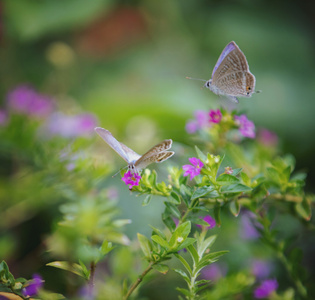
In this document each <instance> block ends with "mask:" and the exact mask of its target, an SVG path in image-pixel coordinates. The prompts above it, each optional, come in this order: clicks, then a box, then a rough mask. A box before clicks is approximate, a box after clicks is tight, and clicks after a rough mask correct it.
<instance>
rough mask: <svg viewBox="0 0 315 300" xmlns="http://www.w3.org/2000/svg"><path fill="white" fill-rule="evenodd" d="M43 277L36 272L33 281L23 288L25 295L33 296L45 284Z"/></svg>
mask: <svg viewBox="0 0 315 300" xmlns="http://www.w3.org/2000/svg"><path fill="white" fill-rule="evenodd" d="M43 283H44V281H43V279H42V277H41V276H40V275H38V274H34V275H33V279H32V281H30V282H29V283H28V284H27V285H26V286H25V287H24V288H23V289H22V294H23V296H24V297H31V296H34V295H36V294H37V293H38V290H39V289H40V288H41V287H42V286H43Z"/></svg>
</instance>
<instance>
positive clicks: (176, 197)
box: [171, 191, 182, 205]
mask: <svg viewBox="0 0 315 300" xmlns="http://www.w3.org/2000/svg"><path fill="white" fill-rule="evenodd" d="M171 198H172V199H174V200H175V201H171V202H172V203H174V204H177V205H179V204H181V202H182V201H181V198H180V196H179V195H178V194H176V193H175V192H174V191H172V192H171Z"/></svg>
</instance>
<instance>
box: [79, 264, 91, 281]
mask: <svg viewBox="0 0 315 300" xmlns="http://www.w3.org/2000/svg"><path fill="white" fill-rule="evenodd" d="M79 264H80V266H81V268H82V271H83V274H84V276H85V279H86V280H89V278H90V271H89V270H88V269H87V268H86V266H85V264H84V263H83V262H82V261H81V259H79Z"/></svg>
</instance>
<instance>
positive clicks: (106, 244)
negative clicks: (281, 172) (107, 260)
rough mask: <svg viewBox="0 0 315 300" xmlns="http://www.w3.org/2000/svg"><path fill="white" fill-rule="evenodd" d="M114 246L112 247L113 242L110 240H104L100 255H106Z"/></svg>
mask: <svg viewBox="0 0 315 300" xmlns="http://www.w3.org/2000/svg"><path fill="white" fill-rule="evenodd" d="M114 248H115V247H113V244H112V243H111V242H108V241H106V240H105V241H104V242H103V244H102V246H101V249H100V250H101V254H102V255H106V254H107V253H109V252H110V251H112V250H113V249H114Z"/></svg>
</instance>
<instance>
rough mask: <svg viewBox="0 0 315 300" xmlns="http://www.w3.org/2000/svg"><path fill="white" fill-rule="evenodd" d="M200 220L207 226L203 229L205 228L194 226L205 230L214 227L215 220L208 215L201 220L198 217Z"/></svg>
mask: <svg viewBox="0 0 315 300" xmlns="http://www.w3.org/2000/svg"><path fill="white" fill-rule="evenodd" d="M200 219H203V220H204V221H205V222H207V223H208V224H209V226H207V227H205V226H202V225H199V224H197V225H196V226H197V227H199V228H202V227H205V228H206V229H212V228H213V227H215V225H216V223H215V219H213V218H212V217H211V216H210V215H207V216H205V217H203V218H202V217H200Z"/></svg>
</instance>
